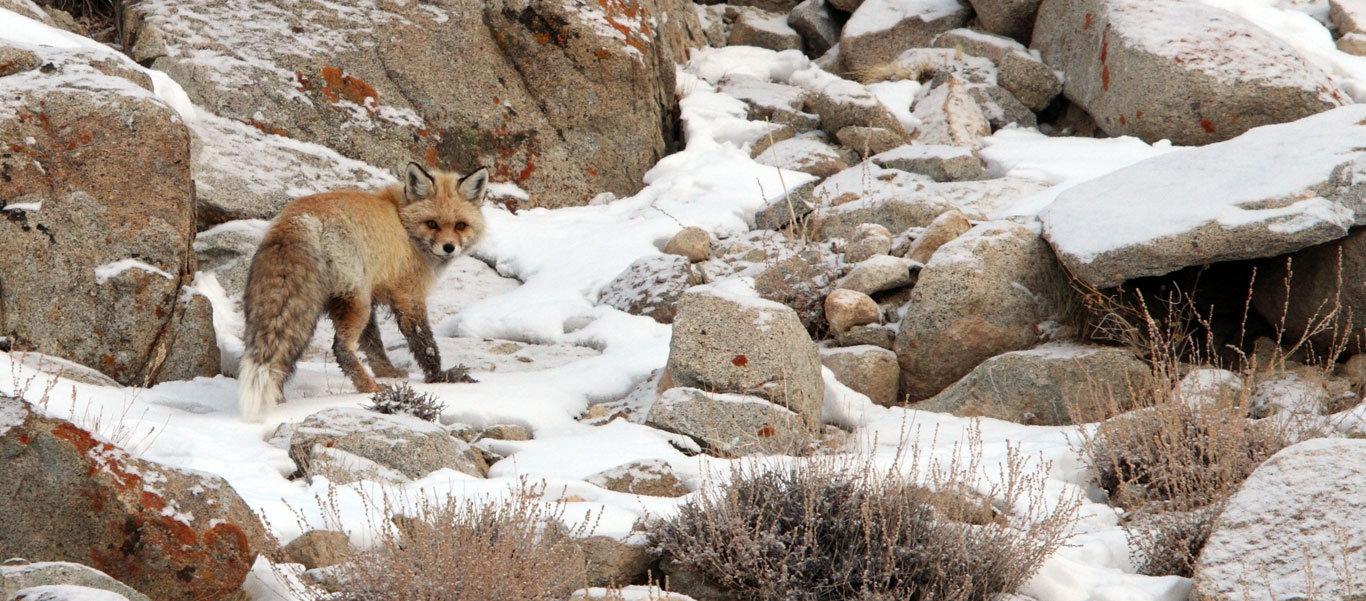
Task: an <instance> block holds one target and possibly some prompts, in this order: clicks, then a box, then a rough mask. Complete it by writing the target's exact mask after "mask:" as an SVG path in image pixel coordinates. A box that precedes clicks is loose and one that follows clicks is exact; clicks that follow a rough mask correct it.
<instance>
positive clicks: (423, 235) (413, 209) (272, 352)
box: [239, 163, 487, 420]
mask: <svg viewBox="0 0 1366 601" xmlns="http://www.w3.org/2000/svg"><path fill="white" fill-rule="evenodd" d="M404 181H405V183H404V184H403V185H400V186H393V187H390V188H388V189H385V190H380V191H377V192H373V193H372V192H363V191H360V190H341V191H336V192H327V193H323V194H315V195H313V196H307V197H304V198H300V199H298V200H295V201H294V202H292V203H290V204H289V205H287V206H286V207H285V208H284V209H282V210H281V211H280V214H279V215H278V216H277V217H276V220H275V222H274V223H273V224H272V225H271V228H270V230H269V231H267V232H266V236H265V238H264V239H263V240H262V242H261V246H260V248H259V249H257V252H256V256H255V257H254V258H253V260H252V265H251V271H250V274H249V275H248V278H247V289H246V294H245V295H244V298H243V304H244V308H245V311H246V336H245V343H246V349H245V352H244V353H243V358H242V370H241V373H240V374H239V375H240V384H239V389H240V390H239V396H240V401H241V405H242V413H243V416H244V417H246V418H247V419H250V420H258V419H260V418H261V417H262V415H263V414H264V412H265V411H266V410H268V409H269V407H270V406H271V405H273V404H275V403H278V402H283V400H284V394H283V388H282V387H283V384H284V380H285V378H287V377H288V376H289V374H290V373H292V371H293V369H294V364H295V363H296V362H297V361H298V358H299V355H300V354H301V353H302V352H303V350H304V348H305V347H306V346H307V345H308V341H309V339H310V338H311V337H312V335H313V330H314V328H315V327H316V326H317V320H318V318H319V317H320V316H321V315H322V314H323V313H324V312H326V313H328V314H329V315H330V317H331V318H332V321H333V323H334V325H335V326H336V330H337V336H336V339H335V340H334V342H333V346H332V350H333V352H334V354H336V356H337V363H338V365H339V366H340V367H341V368H342V370H343V372H345V373H346V374H347V376H349V377H350V378H351V380H352V383H353V384H355V386H356V389H357V390H360V391H362V392H373V391H375V390H378V388H379V387H378V385H377V384H375V382H374V379H373V378H372V377H371V376H370V374H368V373H366V371H365V368H364V367H362V366H361V365H360V363H359V361H358V359H357V357H356V351H357V350H358V347H359V345H360V344H361V341H362V338H363V337H364V339H365V340H364V342H365V345H364V346H365V351H366V354H367V355H368V358H369V359H370V362H371V365H372V367H374V368H375V369H376V370H377V371H380V372H381V373H382V374H383V375H391V374H392V372H393V368H392V366H391V365H390V364H389V362H388V358H387V357H384V353H383V346H382V345H381V344H380V343H379V333H378V330H377V329H375V326H374V322H373V319H372V318H373V315H372V307H373V306H374V305H376V304H383V305H386V306H389V307H390V308H391V309H393V311H394V314H395V316H396V317H397V318H398V322H399V329H400V330H401V331H402V332H403V334H404V337H405V338H407V339H408V346H409V348H410V349H411V350H412V351H413V357H414V360H415V361H416V362H417V363H418V365H419V366H420V367H421V368H422V371H423V373H424V375H425V377H426V379H427V381H439V380H441V379H442V372H441V371H440V365H441V360H440V356H439V353H438V352H437V350H436V345H435V342H434V341H433V339H432V335H431V328H430V325H429V324H428V322H427V309H426V299H427V293H428V291H429V289H430V288H431V283H432V281H433V280H434V279H435V276H436V274H437V272H438V271H440V269H441V268H443V267H444V266H445V265H446V264H447V263H448V262H449V261H450V260H451V259H454V258H455V257H458V256H460V255H462V254H465V253H468V252H469V251H470V249H471V248H472V247H473V246H474V245H475V244H476V243H478V241H479V240H480V238H482V237H483V235H484V230H485V223H484V217H483V214H482V213H481V212H480V209H479V203H480V202H481V201H482V198H483V193H484V189H485V185H486V183H487V172H486V171H484V170H482V169H481V170H479V171H477V172H475V173H474V174H471V175H470V176H467V177H465V178H460V177H459V176H458V175H457V174H451V173H442V172H436V173H435V174H429V173H428V172H427V171H425V170H423V169H422V168H421V167H419V166H417V165H416V164H415V163H410V164H409V166H408V168H407V173H406V174H404ZM272 401H273V402H272Z"/></svg>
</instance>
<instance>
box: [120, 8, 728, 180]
mask: <svg viewBox="0 0 1366 601" xmlns="http://www.w3.org/2000/svg"><path fill="white" fill-rule="evenodd" d="M127 15H128V17H127V25H126V28H127V30H128V31H129V32H130V33H131V34H132V36H133V43H132V45H131V53H132V55H133V56H134V58H136V59H137V60H138V61H140V62H143V63H144V64H150V65H152V66H153V67H154V68H156V69H159V70H161V71H164V72H166V73H167V74H169V75H170V76H171V77H172V78H174V79H175V80H176V81H177V82H179V83H180V84H181V85H182V86H184V87H185V90H186V92H187V93H188V94H189V96H190V98H191V100H193V101H194V102H195V103H196V104H198V105H201V106H203V107H205V108H208V109H209V110H210V111H212V112H214V113H215V114H218V115H220V116H223V117H227V118H230V119H233V120H236V121H239V122H242V123H245V124H248V125H252V126H255V127H257V128H259V129H261V130H262V131H265V132H268V133H275V134H281V135H286V136H289V137H291V138H295V139H299V140H303V141H308V142H316V143H319V144H322V145H324V146H327V147H329V148H332V149H334V150H336V151H338V152H340V153H342V154H343V155H346V156H348V157H351V158H354V159H360V160H363V161H365V162H368V163H371V164H374V165H382V166H386V167H387V166H390V165H395V164H399V163H400V162H401V161H406V160H408V159H409V158H410V157H416V158H418V159H419V160H425V161H426V162H427V163H428V164H430V165H434V166H441V167H451V168H456V169H458V170H462V171H467V170H469V169H471V168H473V167H475V166H476V165H488V166H490V167H491V168H492V169H493V174H494V179H495V180H498V181H510V182H514V183H516V184H518V185H519V186H521V187H523V188H525V189H526V190H527V191H529V192H530V193H531V198H532V202H533V203H535V204H539V205H545V206H564V205H576V204H584V203H586V202H587V201H588V200H589V199H590V198H592V197H593V195H594V194H596V193H599V192H603V191H609V192H614V193H616V194H618V195H627V194H631V193H634V192H635V191H636V190H638V189H639V188H640V181H641V176H642V175H643V174H644V173H645V171H646V170H647V169H649V168H650V167H651V166H652V165H654V163H655V161H656V160H658V159H659V157H661V156H663V155H664V154H665V153H666V152H668V150H669V148H670V145H671V144H672V143H673V142H674V140H673V139H672V134H671V133H670V132H671V130H672V127H671V125H670V122H671V121H672V119H673V117H672V115H673V110H674V105H675V97H674V64H675V63H677V62H682V61H684V60H685V59H686V51H687V48H688V47H690V46H698V45H701V42H702V30H701V27H700V25H699V24H698V21H697V16H696V13H695V11H694V10H693V7H692V3H691V2H686V1H684V0H594V1H591V2H587V3H583V4H574V3H569V4H566V3H563V2H558V1H555V0H495V1H492V2H486V3H482V4H480V5H477V6H474V7H473V8H471V6H470V5H468V4H467V3H462V2H455V1H445V2H437V3H421V4H411V3H383V4H379V5H376V4H373V3H371V4H359V5H347V6H346V7H341V6H339V5H337V4H333V3H330V2H323V1H321V0H308V1H305V2H294V1H292V0H273V1H269V2H256V3H252V5H251V10H250V11H244V10H242V7H241V6H239V5H237V4H232V3H223V2H219V1H217V0H190V1H182V0H145V1H142V2H138V3H136V4H131V5H130V6H129V10H128V11H127Z"/></svg>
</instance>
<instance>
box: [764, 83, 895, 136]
mask: <svg viewBox="0 0 1366 601" xmlns="http://www.w3.org/2000/svg"><path fill="white" fill-rule="evenodd" d="M788 81H789V82H790V83H792V84H793V85H796V86H798V87H800V88H802V89H804V90H806V91H807V92H808V94H807V97H806V108H807V110H809V111H811V112H813V113H815V114H817V115H819V116H820V119H821V129H823V130H824V131H825V132H826V133H828V134H830V135H832V136H833V135H835V134H836V133H838V132H839V130H841V129H844V128H846V127H849V126H851V125H857V126H861V127H881V128H883V129H888V130H891V131H894V132H897V133H899V134H901V135H902V137H903V138H905V137H907V136H908V134H907V132H906V128H905V127H904V126H902V125H901V122H900V121H898V120H897V119H896V117H894V116H892V113H891V112H890V111H888V110H887V107H886V106H885V105H883V104H882V101H880V100H878V98H877V96H875V95H874V94H873V93H872V92H871V91H869V90H868V87H867V86H864V85H863V84H861V83H858V82H855V81H850V80H848V79H844V78H841V77H838V76H836V75H833V74H831V73H829V72H827V71H825V70H824V69H821V68H820V67H817V66H814V65H813V66H811V67H808V68H806V69H803V70H801V71H797V72H796V73H793V74H792V76H791V77H790V78H789V79H788Z"/></svg>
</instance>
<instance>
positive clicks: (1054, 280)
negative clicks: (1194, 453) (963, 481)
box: [894, 221, 1070, 401]
mask: <svg viewBox="0 0 1366 601" xmlns="http://www.w3.org/2000/svg"><path fill="white" fill-rule="evenodd" d="M1069 292H1070V289H1069V288H1068V286H1067V283H1066V276H1064V275H1063V272H1062V269H1060V268H1059V267H1058V264H1057V261H1056V259H1054V258H1053V255H1052V253H1051V252H1050V251H1049V249H1048V245H1047V244H1045V243H1044V241H1043V240H1041V239H1039V234H1038V231H1037V230H1036V229H1035V228H1034V227H1030V226H1025V225H1020V224H1017V223H1012V222H1008V221H989V222H985V223H982V224H979V225H977V226H976V227H974V228H972V229H971V230H968V232H967V233H965V234H963V235H962V236H959V237H958V238H956V239H954V240H953V241H951V242H949V243H947V244H945V245H943V246H941V247H939V250H937V251H936V252H935V253H934V257H933V258H931V259H930V262H929V263H927V264H926V265H925V268H924V269H922V270H921V271H920V277H919V280H918V281H917V282H916V285H915V288H912V289H911V297H910V302H909V303H908V305H907V308H906V314H905V317H904V318H902V320H901V326H900V330H899V332H898V333H897V337H896V346H895V347H894V350H895V351H896V354H897V359H898V360H899V361H900V362H901V373H902V381H903V390H902V392H903V393H905V394H907V395H908V396H909V397H910V399H911V400H913V401H918V400H921V399H925V398H928V397H930V396H933V395H935V394H938V393H939V392H940V391H942V390H944V389H945V388H947V387H948V386H949V385H951V384H953V383H954V382H956V381H958V379H959V378H961V377H963V376H965V375H967V374H968V372H970V371H972V369H973V368H974V367H977V365H978V364H980V363H982V362H983V361H986V360H987V359H990V358H991V357H995V356H996V355H1000V354H1002V353H1006V352H1010V351H1016V350H1024V349H1027V348H1030V347H1033V346H1034V345H1035V344H1036V343H1037V342H1038V341H1039V339H1040V336H1041V333H1040V325H1041V324H1043V323H1044V322H1046V321H1048V320H1050V319H1053V318H1054V317H1055V316H1056V314H1057V313H1059V312H1060V309H1061V303H1062V300H1063V299H1065V295H1067V294H1068V293H1069Z"/></svg>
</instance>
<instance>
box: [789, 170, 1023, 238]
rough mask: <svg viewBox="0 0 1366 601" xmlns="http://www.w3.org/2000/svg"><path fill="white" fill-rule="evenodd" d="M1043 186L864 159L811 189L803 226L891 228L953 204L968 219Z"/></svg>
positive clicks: (819, 232) (929, 217)
mask: <svg viewBox="0 0 1366 601" xmlns="http://www.w3.org/2000/svg"><path fill="white" fill-rule="evenodd" d="M1045 187H1046V186H1045V185H1043V184H1041V183H1039V182H1035V181H1030V180H1023V179H1009V178H1002V179H992V180H985V181H980V182H942V183H938V182H934V181H931V180H930V179H929V178H928V177H926V176H923V175H915V174H911V173H907V172H905V171H899V170H895V169H884V168H882V167H878V166H877V165H876V164H875V163H870V162H865V163H862V164H859V165H855V166H853V167H850V168H849V169H846V170H844V171H842V172H840V173H838V174H835V175H833V176H831V177H830V178H828V179H826V180H825V181H823V182H821V184H820V185H818V186H816V189H815V191H814V192H813V193H812V194H813V196H814V197H816V198H819V199H822V202H821V206H820V208H819V209H817V210H815V211H813V212H812V215H811V217H810V220H809V222H808V227H809V228H810V231H811V233H812V234H814V235H815V236H816V237H817V238H819V239H829V238H837V237H838V238H847V237H848V236H849V235H850V233H852V232H853V231H854V230H855V229H857V228H858V227H859V226H861V225H863V224H865V223H876V224H878V225H881V226H883V227H885V228H887V230H888V231H890V232H892V233H894V234H900V233H901V232H904V231H906V230H908V229H910V228H913V227H925V226H928V225H929V224H930V223H931V222H933V221H934V220H935V218H937V217H939V216H940V215H942V214H944V213H946V212H948V211H951V210H958V211H960V212H962V213H963V215H964V216H965V217H967V218H969V219H979V220H980V219H988V218H990V216H991V215H994V214H996V213H997V212H998V211H1000V210H1002V209H1005V208H1007V207H1009V206H1010V205H1012V204H1014V203H1015V202H1016V201H1018V200H1020V199H1023V198H1026V197H1028V196H1030V195H1032V194H1035V193H1037V192H1039V191H1041V190H1043V189H1044V188H1045Z"/></svg>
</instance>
